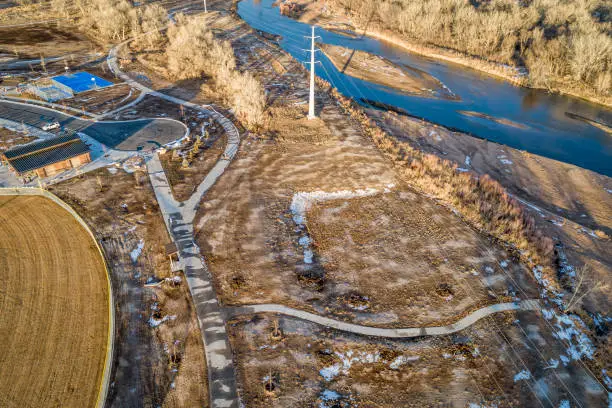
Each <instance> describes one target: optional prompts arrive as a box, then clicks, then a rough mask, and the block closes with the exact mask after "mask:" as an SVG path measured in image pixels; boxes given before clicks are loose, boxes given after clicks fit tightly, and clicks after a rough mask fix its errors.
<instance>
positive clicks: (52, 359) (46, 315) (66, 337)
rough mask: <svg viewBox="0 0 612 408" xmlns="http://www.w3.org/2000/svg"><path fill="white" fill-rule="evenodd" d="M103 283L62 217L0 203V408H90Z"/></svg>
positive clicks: (36, 200)
mask: <svg viewBox="0 0 612 408" xmlns="http://www.w3.org/2000/svg"><path fill="white" fill-rule="evenodd" d="M106 279H107V278H106V270H105V266H104V263H103V260H102V258H101V257H100V254H99V252H98V250H97V248H96V245H95V243H94V242H93V241H92V239H91V237H90V236H89V234H88V233H87V231H86V230H85V229H84V228H83V227H82V226H81V225H80V224H79V223H78V222H77V221H76V220H75V219H74V218H73V217H72V215H71V214H70V213H68V212H67V211H66V210H65V209H63V208H62V207H60V206H59V205H57V204H55V203H54V202H52V201H51V200H49V199H47V198H43V197H37V196H0V281H1V282H2V285H1V286H0V311H1V312H0V339H1V340H0V372H1V375H0V407H78V408H81V407H92V406H94V405H95V404H96V400H97V396H98V391H99V388H100V382H101V381H102V374H103V370H104V361H105V354H106V346H107V339H108V337H107V336H108V326H109V321H108V315H109V313H108V309H109V302H108V288H107V280H106Z"/></svg>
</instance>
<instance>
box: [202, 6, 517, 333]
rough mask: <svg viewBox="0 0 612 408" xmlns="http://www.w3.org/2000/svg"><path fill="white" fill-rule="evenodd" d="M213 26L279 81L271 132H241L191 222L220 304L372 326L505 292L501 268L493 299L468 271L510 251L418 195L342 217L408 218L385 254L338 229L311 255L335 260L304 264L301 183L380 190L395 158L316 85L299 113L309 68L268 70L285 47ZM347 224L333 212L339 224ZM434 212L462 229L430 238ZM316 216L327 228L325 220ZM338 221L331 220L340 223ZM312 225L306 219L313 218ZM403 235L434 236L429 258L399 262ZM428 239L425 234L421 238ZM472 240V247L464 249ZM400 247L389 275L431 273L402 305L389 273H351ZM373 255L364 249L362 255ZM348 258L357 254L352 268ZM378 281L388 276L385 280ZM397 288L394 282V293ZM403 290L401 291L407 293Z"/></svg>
mask: <svg viewBox="0 0 612 408" xmlns="http://www.w3.org/2000/svg"><path fill="white" fill-rule="evenodd" d="M212 26H213V28H214V29H217V30H219V31H218V33H219V35H223V36H225V38H227V39H229V40H230V41H231V43H232V46H233V47H234V49H235V52H236V54H237V56H238V61H239V66H240V68H242V67H248V68H249V69H251V70H252V72H257V73H258V77H259V79H260V80H261V81H262V82H263V84H264V86H265V87H266V89H275V90H276V93H275V94H272V96H271V97H270V98H271V107H270V108H269V109H268V113H267V114H268V120H267V129H266V132H264V135H263V136H260V135H254V134H253V135H250V136H249V137H248V138H246V139H245V140H244V141H243V142H242V145H241V149H240V152H239V155H238V158H237V160H235V161H234V163H232V166H231V167H230V169H229V170H228V171H227V172H226V174H225V175H224V177H223V178H222V179H221V180H219V182H218V183H217V184H216V185H215V186H214V187H213V188H212V189H211V190H210V191H209V192H208V193H207V198H206V200H205V202H204V203H203V204H202V209H201V212H200V220H199V221H198V222H197V227H198V230H197V231H198V233H199V234H198V237H199V242H200V244H201V247H202V248H203V251H204V253H205V254H206V256H207V261H208V263H209V265H210V269H211V271H212V273H213V276H214V279H215V282H216V284H217V288H218V293H219V295H220V297H221V300H222V301H223V302H225V303H227V304H244V303H266V302H279V303H286V304H290V305H294V306H297V307H302V308H307V309H309V310H315V311H316V312H319V313H322V314H334V315H335V316H337V317H340V318H345V319H359V318H360V319H362V321H368V322H369V323H370V324H374V325H388V324H404V325H406V324H415V323H419V322H424V321H426V322H434V321H442V320H445V319H450V318H452V317H457V314H461V313H463V312H467V311H468V310H470V309H471V308H473V307H477V306H478V305H479V304H484V303H487V302H490V301H492V300H495V299H496V296H512V294H511V292H512V291H511V290H509V288H508V287H507V286H505V285H504V284H503V282H504V278H503V277H502V278H500V277H499V276H493V277H491V278H490V279H489V281H490V282H491V284H492V286H494V284H495V283H497V284H499V287H498V290H499V293H497V294H494V295H493V296H491V298H489V296H490V295H489V294H488V291H489V289H488V288H485V287H484V286H483V284H482V283H481V282H480V279H481V278H476V276H477V275H475V274H473V275H469V274H470V273H471V271H470V269H471V268H475V269H477V270H476V271H475V273H479V274H480V273H481V272H482V274H483V275H482V276H484V274H487V275H499V273H501V271H499V270H497V272H494V271H495V269H493V272H491V273H488V271H485V270H484V269H483V268H484V267H485V265H484V263H485V262H490V263H491V265H490V267H491V266H495V263H496V262H501V261H502V260H508V259H509V257H508V255H507V254H503V255H502V253H501V252H500V253H498V254H495V255H491V253H495V251H496V249H495V246H494V245H492V244H490V243H487V242H485V241H483V240H482V239H481V238H479V237H478V235H477V234H475V233H474V232H472V231H471V230H470V229H469V228H468V227H466V226H465V225H463V224H462V223H461V222H460V221H459V218H458V217H456V216H455V215H454V214H452V213H449V211H447V210H445V209H443V208H441V207H438V206H436V205H435V204H434V203H433V202H432V201H429V200H427V199H424V198H416V197H415V198H414V200H415V202H417V203H418V205H416V207H425V208H426V209H421V211H420V212H419V213H418V214H416V215H415V214H411V213H410V212H409V211H407V210H406V209H404V208H402V207H403V206H402V202H401V201H399V202H394V203H388V206H389V207H388V208H382V209H378V210H376V207H377V205H378V204H377V205H374V204H372V205H370V206H369V207H367V209H364V210H359V212H358V214H356V215H355V214H351V216H350V217H348V219H349V220H350V221H349V223H347V224H346V225H343V226H342V228H343V229H344V230H345V231H349V230H352V228H356V227H357V226H358V227H361V228H364V225H358V221H356V218H358V217H360V216H366V217H368V216H370V217H371V218H376V216H374V215H372V214H370V212H376V211H378V213H377V214H378V215H379V218H380V219H381V220H382V219H384V218H385V217H390V218H392V217H395V218H396V219H398V220H402V222H403V223H404V224H403V225H404V227H398V230H397V231H394V232H395V233H394V234H393V236H392V237H390V238H389V243H392V242H393V247H392V248H389V251H390V252H392V253H391V254H384V255H380V254H379V255H380V256H381V258H376V257H375V256H373V254H372V252H375V248H376V247H375V245H374V244H372V247H371V248H370V250H369V251H370V252H367V250H364V249H363V248H362V247H359V245H360V244H361V243H358V244H354V246H351V245H353V244H351V243H350V242H349V243H345V244H346V245H348V246H349V247H350V248H351V249H353V250H355V251H354V256H352V255H353V253H352V251H347V253H346V254H345V255H344V256H342V254H341V248H342V245H343V244H342V239H343V238H345V237H346V234H345V235H338V236H337V240H336V241H335V242H334V245H337V247H335V248H336V249H335V251H336V252H337V253H338V254H335V256H332V254H331V253H330V254H326V253H317V252H316V251H317V248H315V261H317V256H319V257H322V258H325V256H326V255H329V258H330V259H328V260H326V259H323V262H322V263H317V262H315V263H314V264H313V265H308V264H305V261H304V253H303V248H302V247H301V245H300V243H299V240H300V238H301V236H302V235H301V234H302V232H301V231H300V229H299V228H298V226H297V225H296V223H295V222H294V220H293V218H292V214H291V212H290V210H289V207H290V204H291V200H292V198H293V195H294V194H295V193H296V192H303V191H307V192H312V191H324V192H334V191H339V190H356V189H364V188H375V189H378V190H381V191H382V190H384V189H385V188H387V187H389V186H391V185H394V184H397V183H398V180H397V178H396V176H395V173H394V172H393V170H392V168H391V166H390V163H389V162H386V161H385V160H384V159H383V157H382V156H381V155H380V153H379V152H378V151H377V150H376V148H375V147H374V146H373V144H372V142H371V141H370V140H369V139H367V138H366V137H365V136H363V135H362V134H361V131H360V129H359V127H358V126H357V125H356V124H355V123H353V122H352V121H351V120H350V119H348V118H347V117H345V116H344V115H343V114H342V113H341V112H340V110H339V109H338V107H337V106H336V105H335V103H334V102H333V101H332V100H331V99H330V98H329V97H328V96H327V95H325V94H323V93H321V94H318V100H317V102H318V108H317V109H318V112H319V115H320V119H317V120H310V121H309V120H307V119H306V117H305V116H306V107H305V106H304V105H296V102H298V101H299V100H300V99H299V96H300V95H302V94H304V95H305V94H306V92H307V82H306V81H305V75H304V73H303V71H301V70H299V69H298V68H297V67H294V66H291V65H289V64H287V63H285V61H283V60H282V59H281V61H282V62H283V64H282V65H283V66H285V67H290V68H291V69H286V70H285V71H280V70H275V69H274V66H275V64H274V61H277V60H275V59H274V57H275V55H279V54H280V55H283V54H282V53H281V52H279V51H278V50H277V49H275V48H274V47H273V46H271V45H270V44H268V42H267V41H266V40H264V39H261V38H260V37H256V36H254V35H252V34H251V35H249V30H248V29H247V28H245V27H244V26H243V25H242V24H240V23H237V22H235V21H233V20H231V19H230V18H229V17H223V18H220V19H217V20H215V21H214V23H213V24H212ZM259 49H262V50H265V52H266V55H268V56H269V58H268V59H266V60H263V61H262V60H260V59H259V56H260V54H261V53H252V52H249V50H259ZM410 194H412V193H410ZM372 202H373V203H376V202H377V200H375V199H373V201H372ZM409 204H412V203H409ZM394 212H398V214H399V215H398V214H394ZM411 217H412V218H411ZM419 217H420V219H419V225H421V226H422V227H423V228H421V229H419V230H416V231H415V230H414V229H413V228H411V227H410V222H411V220H415V219H417V218H419ZM371 218H370V219H371ZM342 222H343V221H338V224H341V223H342ZM351 222H352V223H353V224H351ZM436 222H439V224H440V225H443V224H444V223H447V224H450V225H455V226H457V230H458V231H459V232H460V233H461V234H463V235H459V236H458V237H454V238H453V237H451V235H452V234H450V233H449V234H439V235H440V236H433V237H432V234H431V230H432V229H433V228H435V227H434V226H433V225H435V223H436ZM317 226H321V227H323V225H321V224H318V225H317ZM339 226H340V225H337V226H331V228H336V229H337V228H338V227H339ZM430 226H431V228H429V227H430ZM308 227H309V228H310V227H311V225H310V224H308ZM369 227H371V229H370V230H368V232H369V233H371V234H373V235H374V236H375V237H378V238H381V235H384V234H385V231H386V229H385V228H384V227H380V228H378V227H379V226H369ZM438 228H440V227H438ZM322 229H323V228H322ZM368 232H366V231H364V232H363V233H364V234H367V233H368ZM323 233H325V232H323ZM347 234H350V233H347ZM402 234H406V235H408V236H410V237H412V239H413V240H414V241H419V240H421V241H426V240H428V239H430V240H431V241H430V242H429V244H430V246H431V247H433V248H426V249H422V251H423V252H427V251H429V253H428V254H427V255H428V256H429V258H430V260H429V261H422V262H421V261H420V260H419V262H418V263H417V264H416V265H411V266H408V267H404V266H405V265H404V262H406V263H410V262H415V258H417V257H419V256H421V255H422V254H421V253H418V251H419V250H418V249H415V250H414V251H415V252H410V251H408V252H407V253H405V254H404V253H402V254H400V252H402V250H401V248H400V245H401V244H400V243H401V242H402V240H404V241H405V240H406V239H407V238H403V237H402ZM313 235H314V237H315V243H316V241H317V238H321V236H319V237H317V230H316V227H314V231H313ZM454 240H456V242H454ZM374 241H376V239H374ZM464 241H465V242H464ZM468 243H469V244H470V245H472V247H470V248H471V249H468V250H467V253H466V254H465V256H464V257H463V258H462V259H461V262H460V263H459V265H456V266H452V267H451V266H447V265H445V263H444V262H443V260H444V258H445V257H444V256H442V255H441V253H442V250H441V249H436V247H435V246H436V245H438V246H439V247H441V248H443V249H444V250H448V249H447V248H446V246H447V247H449V248H450V249H453V245H456V248H459V247H460V246H461V245H467V244H468ZM377 244H378V243H377ZM426 246H427V245H426V244H423V247H426ZM423 247H420V248H423ZM488 247H491V251H490V252H489V251H488V250H487V251H484V249H486V248H488ZM378 248H380V247H378ZM456 248H455V249H456ZM472 250H473V252H470V251H472ZM404 252H405V251H404ZM456 252H457V253H458V252H459V251H458V250H457V251H456ZM397 255H399V256H400V257H404V258H401V259H400V260H395V261H396V263H397V265H394V266H393V267H391V269H390V271H388V273H390V274H393V275H394V276H395V279H396V282H399V281H401V284H402V285H403V286H402V287H403V288H404V289H406V288H407V287H408V286H409V282H410V280H409V279H410V278H411V277H412V276H411V275H412V274H411V273H412V272H414V270H415V269H417V268H418V267H419V266H424V267H425V268H429V269H426V270H428V271H429V272H430V273H429V272H425V271H424V272H423V274H424V277H423V282H422V284H423V287H421V289H425V290H424V291H423V293H420V299H417V295H416V292H418V290H416V289H415V291H414V292H413V294H414V298H413V299H412V303H411V302H406V303H405V304H403V305H401V306H399V305H398V304H399V303H402V301H401V300H399V299H395V300H393V299H389V300H385V297H384V293H385V291H386V290H389V288H388V287H384V283H378V284H377V286H375V287H372V285H373V284H374V282H375V281H376V279H375V276H376V273H375V271H372V272H371V273H368V274H366V275H363V280H362V281H359V278H356V277H355V275H359V274H360V272H361V271H362V270H366V269H367V268H368V265H370V264H368V262H371V263H372V264H376V263H377V262H389V259H394V257H396V256H397ZM368 256H370V259H366V260H364V259H362V258H367V257H368ZM457 256H458V255H457ZM470 256H472V257H473V259H470V261H469V262H467V261H466V258H469V257H470ZM498 256H499V258H498ZM340 258H343V259H346V258H350V259H351V261H348V260H347V261H346V262H347V264H345V265H341V266H339V265H338V264H340V263H341V262H343V261H341V260H340ZM450 261H453V262H456V261H457V260H455V259H451V260H450ZM450 261H449V262H450ZM350 262H355V263H357V264H358V265H359V268H356V267H355V265H354V264H353V263H350ZM508 262H509V264H511V265H513V266H511V267H510V268H513V267H514V264H513V262H511V261H508ZM432 264H434V266H432ZM410 268H413V269H410ZM457 268H461V270H463V271H464V272H463V273H462V275H465V276H466V277H467V278H469V279H473V280H474V281H476V282H478V285H480V289H479V290H478V291H477V294H471V293H470V294H469V295H468V293H466V292H464V290H463V289H461V288H460V284H459V283H458V282H456V281H455V280H454V279H460V278H453V279H451V277H452V275H453V274H454V273H455V269H457ZM334 274H336V275H334ZM468 275H469V276H468ZM519 275H520V274H519ZM523 276H524V275H523ZM498 278H499V279H498ZM444 279H448V280H449V287H447V286H445V285H442V286H443V287H440V288H437V285H438V284H443V283H444V282H443V281H444ZM381 281H384V279H382V278H381ZM434 282H435V283H434ZM526 286H529V285H526ZM401 290H402V289H400V288H397V291H398V292H401ZM496 290H497V289H496ZM515 290H516V289H515ZM451 291H455V292H456V298H455V297H454V295H453V300H452V302H451V303H450V304H451V305H452V306H449V305H447V304H446V301H445V300H444V298H448V297H449V296H450V295H451ZM364 296H373V298H372V299H374V302H373V303H372V305H371V307H372V309H373V310H374V311H375V312H373V313H355V312H356V311H358V309H356V308H355V307H354V306H355V302H356V301H357V302H359V299H361V298H362V297H364ZM356 299H357V300H356ZM372 299H371V300H372ZM401 299H402V300H406V298H405V297H404V298H401ZM394 302H395V303H394ZM428 303H429V304H430V305H431V307H430V308H429V309H427V310H428V312H432V311H433V310H434V306H439V305H445V306H446V308H445V309H444V310H442V311H438V312H437V313H433V314H431V315H430V316H429V315H428V313H425V312H423V311H422V310H421V313H420V314H415V313H414V311H416V310H417V309H420V308H422V306H423V305H425V304H428ZM351 304H352V306H353V307H351ZM392 304H393V306H395V309H394V308H393V307H392ZM357 306H358V307H359V305H357ZM457 306H458V308H459V310H458V311H457V310H455V311H454V316H453V313H452V312H453V309H454V307H457ZM396 309H397V310H396Z"/></svg>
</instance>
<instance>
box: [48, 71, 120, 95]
mask: <svg viewBox="0 0 612 408" xmlns="http://www.w3.org/2000/svg"><path fill="white" fill-rule="evenodd" d="M51 81H52V82H53V84H54V85H55V86H56V87H58V88H60V89H62V90H64V91H66V92H69V93H71V94H77V93H81V92H85V91H90V90H92V89H99V88H105V87H107V86H111V85H112V84H113V83H112V82H109V81H107V80H106V79H102V78H100V77H99V76H96V75H93V74H90V73H89V72H85V71H81V72H75V73H73V74H66V75H58V76H55V77H53V78H51Z"/></svg>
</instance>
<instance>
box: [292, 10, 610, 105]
mask: <svg viewBox="0 0 612 408" xmlns="http://www.w3.org/2000/svg"><path fill="white" fill-rule="evenodd" d="M291 3H293V4H296V5H297V9H295V10H296V11H295V12H293V13H290V14H287V16H288V17H291V18H294V19H296V20H297V21H300V22H302V23H305V24H311V25H312V24H316V25H317V26H320V27H321V28H324V29H326V30H330V31H333V32H336V33H342V32H353V33H357V34H359V35H360V36H367V37H371V38H374V39H377V40H381V41H384V42H387V43H389V44H392V45H393V46H397V47H400V48H402V49H404V50H406V51H409V52H411V53H415V54H418V55H422V56H425V57H429V58H433V59H437V60H441V61H445V62H450V63H453V64H457V65H461V66H464V67H469V68H471V69H474V70H477V71H481V72H483V73H485V74H488V75H491V76H494V77H497V78H500V79H503V80H505V81H508V82H510V83H511V84H513V85H516V86H522V87H526V88H532V89H546V90H548V91H550V92H554V93H559V94H562V95H568V96H573V97H576V98H580V99H583V100H586V101H588V102H591V103H596V104H599V105H603V106H605V107H608V108H610V107H612V97H605V96H599V95H596V94H595V93H594V92H593V91H591V90H588V89H584V88H581V87H578V86H575V85H570V84H567V83H563V84H559V83H553V84H550V86H549V88H541V87H536V86H533V84H530V83H529V78H528V72H527V70H526V68H524V67H513V66H509V65H505V64H501V63H497V62H494V61H489V60H486V59H484V58H481V57H478V56H475V55H468V54H465V53H462V52H459V51H456V50H453V49H449V48H442V47H438V46H434V45H430V44H423V43H419V42H418V41H416V40H415V39H410V38H407V37H402V36H401V35H399V34H398V33H395V32H392V31H389V30H384V29H381V28H378V27H373V26H372V25H368V26H362V25H360V24H358V23H357V22H355V21H353V20H352V19H351V17H350V16H348V15H347V14H346V13H345V12H344V11H343V10H338V9H332V8H331V7H330V6H329V4H321V3H319V2H313V1H312V0H295V1H291Z"/></svg>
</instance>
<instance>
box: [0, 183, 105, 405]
mask: <svg viewBox="0 0 612 408" xmlns="http://www.w3.org/2000/svg"><path fill="white" fill-rule="evenodd" d="M15 195H17V196H41V197H46V198H48V199H50V200H51V201H53V202H54V203H56V204H57V205H59V206H60V207H62V208H63V209H65V210H66V211H68V212H69V213H70V215H72V216H73V217H74V219H75V220H77V221H78V222H79V224H81V226H82V227H83V228H85V231H87V233H88V234H89V235H90V236H91V238H92V239H93V241H94V243H95V244H96V248H97V249H98V252H99V253H100V257H101V258H102V262H103V263H104V269H105V270H106V283H107V286H108V319H109V325H108V341H107V345H106V356H105V358H104V359H105V361H104V371H103V373H102V382H101V385H100V390H99V392H98V398H97V401H96V408H104V405H105V402H106V396H107V394H108V388H109V384H110V374H111V368H112V364H113V356H114V346H115V304H114V301H113V287H112V284H111V279H110V271H109V268H108V264H107V263H106V257H105V256H104V250H103V249H102V247H101V246H100V244H99V243H98V240H97V239H96V236H95V235H94V233H93V231H92V230H91V229H90V228H89V225H87V223H86V222H85V220H83V218H81V216H80V215H79V214H78V213H77V212H76V211H75V210H74V209H73V208H72V207H71V206H70V205H68V204H67V203H66V202H65V201H63V200H62V199H61V198H59V197H58V196H56V195H55V194H53V193H51V192H49V191H47V190H43V189H41V188H37V187H9V188H0V196H15Z"/></svg>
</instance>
